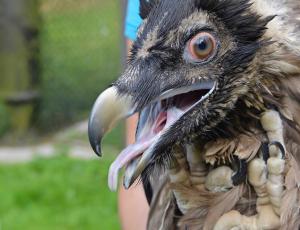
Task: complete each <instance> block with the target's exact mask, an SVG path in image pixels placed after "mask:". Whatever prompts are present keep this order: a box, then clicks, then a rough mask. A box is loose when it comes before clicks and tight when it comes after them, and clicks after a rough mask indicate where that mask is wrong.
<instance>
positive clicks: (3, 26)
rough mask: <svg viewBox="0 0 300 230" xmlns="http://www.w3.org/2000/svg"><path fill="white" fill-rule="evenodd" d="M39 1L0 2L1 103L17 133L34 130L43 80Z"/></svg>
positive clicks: (12, 127) (14, 131) (11, 0)
mask: <svg viewBox="0 0 300 230" xmlns="http://www.w3.org/2000/svg"><path fill="white" fill-rule="evenodd" d="M38 2H39V1H38V0H0V103H2V104H5V105H6V107H7V109H8V111H9V115H10V126H11V130H12V131H13V133H14V134H17V135H18V136H20V135H23V134H25V132H26V131H27V130H28V128H29V127H30V122H31V118H32V114H33V109H34V101H35V100H36V98H37V91H36V87H37V84H38V78H39V39H38V34H39V28H40V25H41V18H40V17H39V8H38Z"/></svg>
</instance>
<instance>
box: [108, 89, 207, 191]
mask: <svg viewBox="0 0 300 230" xmlns="http://www.w3.org/2000/svg"><path fill="white" fill-rule="evenodd" d="M208 91H209V90H198V91H193V92H190V93H186V94H181V95H177V96H175V97H173V98H171V99H170V100H164V101H162V102H161V104H162V105H163V106H162V107H163V108H162V110H161V111H159V113H158V114H157V117H156V118H155V119H154V122H153V123H152V124H151V123H150V124H146V125H145V126H144V127H143V129H142V131H141V132H140V133H139V135H138V136H137V141H136V142H135V143H134V144H132V145H129V146H127V147H126V148H125V149H124V150H123V151H122V152H121V153H120V154H119V156H118V157H117V159H116V160H115V161H114V162H113V164H112V165H111V166H110V169H109V176H108V185H109V187H110V189H111V190H113V191H115V190H116V189H117V186H118V173H119V171H120V169H121V168H123V167H124V166H126V165H127V164H128V163H129V162H130V161H132V160H133V159H135V158H137V157H139V156H140V155H142V154H143V153H144V152H145V151H146V150H147V149H148V148H149V147H150V146H151V145H152V144H155V142H156V141H157V139H158V137H159V136H160V134H161V133H162V132H163V131H164V130H165V129H167V128H169V127H170V126H171V125H172V124H174V123H175V122H176V121H177V120H178V119H179V118H180V117H181V116H182V115H183V114H184V113H185V112H186V111H187V110H188V109H189V108H190V107H191V106H192V105H193V104H195V103H196V102H197V101H198V100H199V99H200V98H201V96H203V95H205V94H207V93H208Z"/></svg>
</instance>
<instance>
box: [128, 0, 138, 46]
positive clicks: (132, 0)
mask: <svg viewBox="0 0 300 230" xmlns="http://www.w3.org/2000/svg"><path fill="white" fill-rule="evenodd" d="M141 22H142V19H141V17H140V0H128V5H127V13H126V20H125V36H126V37H127V38H128V39H130V40H135V39H136V33H137V30H138V28H139V26H140V24H141Z"/></svg>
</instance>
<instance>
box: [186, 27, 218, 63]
mask: <svg viewBox="0 0 300 230" xmlns="http://www.w3.org/2000/svg"><path fill="white" fill-rule="evenodd" d="M216 47H217V42H216V39H215V37H214V36H213V35H211V34H210V33H207V32H200V33H198V34H197V35H195V36H194V37H193V38H192V39H191V40H190V41H189V42H188V47H187V48H188V52H189V55H190V56H191V57H192V58H193V59H195V60H196V61H206V60H207V59H209V58H210V57H211V56H212V55H214V54H215V50H216Z"/></svg>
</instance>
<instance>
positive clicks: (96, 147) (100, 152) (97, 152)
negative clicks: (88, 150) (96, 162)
mask: <svg viewBox="0 0 300 230" xmlns="http://www.w3.org/2000/svg"><path fill="white" fill-rule="evenodd" d="M93 150H94V152H95V153H96V154H97V156H98V157H102V149H101V145H100V144H96V145H94V146H93Z"/></svg>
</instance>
